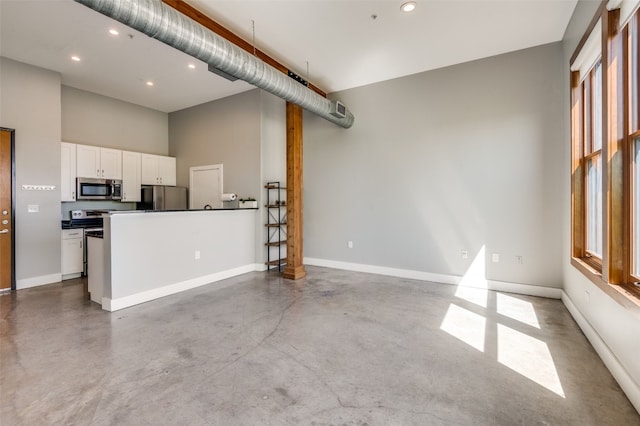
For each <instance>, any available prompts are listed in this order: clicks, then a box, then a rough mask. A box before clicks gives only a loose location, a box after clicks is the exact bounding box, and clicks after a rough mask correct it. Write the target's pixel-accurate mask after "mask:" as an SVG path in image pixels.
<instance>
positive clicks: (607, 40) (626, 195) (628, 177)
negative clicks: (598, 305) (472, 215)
mask: <svg viewBox="0 0 640 426" xmlns="http://www.w3.org/2000/svg"><path fill="white" fill-rule="evenodd" d="M632 21H633V24H631V25H633V26H635V27H633V28H634V31H631V32H630V30H629V28H630V26H631V25H630V24H628V23H627V24H626V25H625V26H624V27H622V28H620V25H619V23H620V10H619V9H616V10H612V11H607V10H606V7H605V4H604V3H603V4H602V5H601V7H600V9H599V10H598V13H596V15H595V16H594V19H593V20H592V22H591V24H590V25H589V28H588V29H587V31H586V34H585V35H584V36H583V38H582V40H581V41H580V43H579V45H578V48H577V49H576V52H575V53H574V55H573V56H572V59H571V65H572V66H573V65H574V61H575V60H576V58H577V57H578V55H579V54H580V52H581V50H582V49H583V47H584V46H585V43H586V41H587V39H588V37H589V36H590V35H591V33H592V32H593V31H594V28H596V27H597V25H598V23H600V24H601V55H600V58H601V59H600V60H601V64H602V65H601V67H602V68H601V70H602V74H601V77H602V81H601V85H602V94H601V96H602V102H601V105H602V108H601V113H602V120H601V123H602V129H601V130H602V147H601V150H600V152H599V155H600V156H601V159H602V198H603V200H602V235H603V241H602V251H603V253H602V258H600V259H598V258H597V257H595V256H592V255H590V254H589V252H588V251H587V250H586V247H587V246H586V237H587V234H586V233H587V218H586V208H587V205H586V203H587V200H586V189H587V183H586V179H587V176H586V175H587V173H586V165H587V161H588V159H589V158H593V156H594V155H596V153H592V152H587V150H588V149H587V148H588V147H592V146H593V145H592V141H593V139H592V138H591V137H590V136H589V134H588V132H587V130H589V131H590V130H592V127H593V125H592V123H591V122H587V120H585V118H584V117H585V114H584V111H585V110H586V108H587V107H588V106H589V105H588V104H587V102H586V101H585V99H586V96H585V92H586V90H583V88H582V85H583V82H584V81H586V79H587V77H584V78H581V76H580V72H579V71H571V75H570V83H571V95H570V96H571V105H570V107H571V221H572V226H571V264H572V265H573V266H574V267H575V268H576V269H577V270H579V271H580V272H581V273H582V274H584V275H585V276H586V277H587V278H589V280H590V281H591V282H593V283H594V284H596V285H597V286H598V287H599V288H600V289H602V290H603V291H604V292H605V293H607V294H608V295H610V296H611V297H612V298H613V299H614V300H616V301H617V302H618V303H619V304H621V305H622V306H624V307H626V308H628V309H631V310H632V311H633V312H634V313H636V314H637V315H640V287H638V286H637V285H635V284H634V283H635V282H638V281H640V273H638V274H637V275H634V274H633V267H634V265H633V262H634V241H633V237H632V232H633V230H634V226H640V223H638V224H634V223H633V218H634V216H633V213H634V210H633V209H634V197H633V191H634V188H633V181H632V179H633V178H634V176H635V175H634V165H635V163H634V158H633V149H634V141H635V139H636V138H640V100H638V99H637V98H638V93H636V94H635V95H632V94H631V90H632V88H633V87H635V88H636V90H637V91H638V92H640V54H637V55H636V56H635V59H636V60H637V63H636V66H637V67H636V68H634V70H635V71H636V72H635V73H633V72H631V70H630V67H631V59H632V58H631V56H632V55H631V54H630V48H631V46H632V43H631V42H630V38H631V37H635V42H640V12H636V13H635V14H634V15H633V17H632ZM630 22H631V21H630ZM639 49H640V47H639ZM593 70H594V67H591V68H590V69H589V78H593V77H591V76H592V74H593ZM632 74H634V75H635V78H636V85H635V86H634V85H633V84H632V82H631V81H630V76H631V75H632ZM634 96H635V97H634ZM632 102H635V104H633V103H632ZM634 105H636V106H637V108H636V110H635V116H634V117H632V113H633V112H634V108H633V106H634ZM590 111H593V108H590ZM634 120H635V121H634ZM587 125H589V126H590V127H588V128H587ZM633 125H635V127H636V128H635V129H634V128H633V127H634V126H633ZM587 142H588V143H589V144H590V145H588V146H587ZM639 193H640V192H639ZM638 246H639V247H640V244H638Z"/></svg>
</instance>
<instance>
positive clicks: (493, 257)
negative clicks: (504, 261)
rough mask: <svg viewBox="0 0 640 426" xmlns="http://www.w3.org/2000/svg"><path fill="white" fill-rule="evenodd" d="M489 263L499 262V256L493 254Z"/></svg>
mask: <svg viewBox="0 0 640 426" xmlns="http://www.w3.org/2000/svg"><path fill="white" fill-rule="evenodd" d="M491 261H492V262H493V263H498V262H500V255H499V254H498V253H493V254H492V255H491Z"/></svg>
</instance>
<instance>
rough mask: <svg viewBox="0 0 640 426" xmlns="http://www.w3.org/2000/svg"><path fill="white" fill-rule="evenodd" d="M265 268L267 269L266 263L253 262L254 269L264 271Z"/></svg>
mask: <svg viewBox="0 0 640 426" xmlns="http://www.w3.org/2000/svg"><path fill="white" fill-rule="evenodd" d="M266 270H267V265H265V264H264V263H256V264H255V269H254V271H256V272H262V271H266Z"/></svg>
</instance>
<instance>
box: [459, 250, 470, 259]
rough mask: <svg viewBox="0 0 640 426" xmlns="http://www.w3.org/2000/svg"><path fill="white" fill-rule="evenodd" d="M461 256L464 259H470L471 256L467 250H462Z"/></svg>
mask: <svg viewBox="0 0 640 426" xmlns="http://www.w3.org/2000/svg"><path fill="white" fill-rule="evenodd" d="M460 257H461V258H463V259H468V258H469V252H468V251H466V250H460Z"/></svg>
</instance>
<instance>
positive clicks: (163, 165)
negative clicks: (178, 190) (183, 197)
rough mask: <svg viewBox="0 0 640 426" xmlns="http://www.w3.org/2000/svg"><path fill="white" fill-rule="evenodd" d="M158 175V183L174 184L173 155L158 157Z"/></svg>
mask: <svg viewBox="0 0 640 426" xmlns="http://www.w3.org/2000/svg"><path fill="white" fill-rule="evenodd" d="M158 177H159V178H160V185H169V186H176V159H175V158H174V157H163V156H159V157H158Z"/></svg>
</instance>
